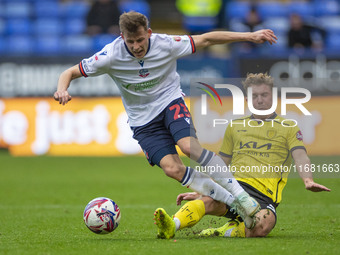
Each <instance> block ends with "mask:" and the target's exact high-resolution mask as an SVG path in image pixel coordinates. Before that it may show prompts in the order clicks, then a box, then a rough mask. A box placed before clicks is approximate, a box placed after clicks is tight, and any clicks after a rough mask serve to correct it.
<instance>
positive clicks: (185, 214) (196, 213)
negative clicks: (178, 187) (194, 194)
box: [154, 196, 226, 239]
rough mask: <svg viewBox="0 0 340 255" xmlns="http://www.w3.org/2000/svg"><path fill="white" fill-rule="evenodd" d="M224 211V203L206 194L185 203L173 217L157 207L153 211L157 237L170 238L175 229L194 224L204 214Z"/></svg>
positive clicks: (222, 212)
mask: <svg viewBox="0 0 340 255" xmlns="http://www.w3.org/2000/svg"><path fill="white" fill-rule="evenodd" d="M225 211H226V205H225V204H224V203H221V202H218V201H216V200H213V199H212V198H211V197H208V196H203V197H201V198H200V199H196V200H192V201H189V202H187V203H185V204H184V205H183V206H182V207H181V208H180V209H179V210H178V211H177V212H176V214H175V215H174V216H173V217H171V216H170V215H168V214H167V212H166V211H165V210H164V209H163V208H158V209H156V211H155V213H154V216H155V217H154V221H155V224H156V225H157V227H158V237H159V238H163V239H169V238H172V237H174V235H175V232H176V231H178V230H180V229H183V228H187V227H192V226H194V225H195V224H197V223H198V222H199V221H200V220H201V219H202V217H203V216H204V215H216V216H222V215H224V214H225Z"/></svg>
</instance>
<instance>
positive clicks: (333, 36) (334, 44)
mask: <svg viewBox="0 0 340 255" xmlns="http://www.w3.org/2000/svg"><path fill="white" fill-rule="evenodd" d="M339 42H340V32H338V33H329V34H327V37H326V49H327V50H337V51H339V50H340V43H339Z"/></svg>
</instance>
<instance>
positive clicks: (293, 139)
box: [287, 126, 306, 152]
mask: <svg viewBox="0 0 340 255" xmlns="http://www.w3.org/2000/svg"><path fill="white" fill-rule="evenodd" d="M287 143H288V148H289V150H290V151H291V152H292V151H294V150H295V149H304V150H306V149H305V145H304V143H303V135H302V132H301V130H300V129H299V127H298V126H295V127H292V128H290V132H288V137H287Z"/></svg>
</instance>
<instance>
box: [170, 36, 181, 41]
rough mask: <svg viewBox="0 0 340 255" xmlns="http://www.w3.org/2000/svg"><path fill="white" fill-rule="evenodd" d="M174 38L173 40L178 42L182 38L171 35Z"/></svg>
mask: <svg viewBox="0 0 340 255" xmlns="http://www.w3.org/2000/svg"><path fill="white" fill-rule="evenodd" d="M172 38H173V39H174V41H176V42H180V41H181V40H182V38H181V37H180V36H173V37H172Z"/></svg>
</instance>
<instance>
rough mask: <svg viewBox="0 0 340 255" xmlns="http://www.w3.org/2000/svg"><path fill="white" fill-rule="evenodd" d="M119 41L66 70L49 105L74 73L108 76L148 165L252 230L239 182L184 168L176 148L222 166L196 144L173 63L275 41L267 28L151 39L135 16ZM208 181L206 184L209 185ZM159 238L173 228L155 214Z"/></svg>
mask: <svg viewBox="0 0 340 255" xmlns="http://www.w3.org/2000/svg"><path fill="white" fill-rule="evenodd" d="M119 27H120V30H121V36H120V37H119V38H117V39H116V40H114V41H113V42H112V43H110V44H108V45H106V46H105V47H104V48H103V49H102V50H101V51H100V52H98V53H96V54H95V55H93V56H92V57H90V58H86V59H83V60H82V61H81V62H80V63H79V64H77V65H75V66H73V67H70V68H69V69H67V70H65V71H64V72H63V73H62V74H61V75H60V78H59V81H58V88H57V91H56V92H55V93H54V98H55V100H57V101H59V103H60V104H62V105H65V104H66V103H67V102H68V101H70V100H71V96H70V95H69V93H68V91H67V89H68V87H69V86H70V83H71V81H72V80H73V79H76V78H79V77H81V76H84V77H87V76H97V75H101V74H108V75H109V76H110V77H111V78H112V79H113V80H114V82H115V83H116V85H117V86H118V88H119V90H120V93H121V97H122V101H123V104H124V107H125V110H126V112H127V114H128V118H129V125H130V127H131V129H132V131H133V133H134V135H133V137H134V138H135V139H136V140H137V141H138V142H139V144H140V146H141V148H142V149H143V151H144V153H145V155H146V157H147V159H148V161H149V163H150V164H151V165H158V166H159V167H161V168H162V169H163V171H164V173H165V174H166V175H167V176H169V177H171V178H173V179H175V180H177V181H179V182H180V183H181V184H182V185H183V186H187V187H190V188H191V189H192V190H194V191H196V192H198V193H200V194H203V195H207V196H210V197H211V198H213V199H215V200H217V201H221V202H223V203H225V204H228V205H230V207H231V208H232V209H234V210H235V211H237V212H238V213H239V215H240V216H241V217H242V218H243V219H244V221H245V225H246V227H248V228H252V227H253V226H254V224H255V220H254V218H253V216H254V215H255V213H256V212H257V211H258V210H259V204H258V203H257V202H256V201H255V200H254V199H252V198H251V197H250V196H249V195H248V193H246V192H245V191H244V189H243V188H242V187H241V186H240V185H239V183H238V182H237V181H236V180H235V179H234V177H233V175H232V174H231V173H225V172H222V173H221V172H211V173H208V174H203V173H201V172H198V171H195V170H194V169H192V168H190V167H186V166H185V165H184V164H183V163H182V161H181V159H180V158H179V156H178V153H177V151H176V148H175V145H176V144H177V145H178V146H179V148H180V149H181V151H182V152H183V153H184V154H186V155H187V156H188V157H190V158H191V159H193V160H195V161H196V162H198V163H199V164H201V165H202V166H217V165H219V166H225V163H224V162H223V160H222V159H221V158H220V157H219V156H217V155H216V154H215V153H213V152H210V151H207V150H205V149H203V148H202V147H201V145H200V144H199V142H198V140H197V136H196V134H195V129H194V127H193V124H192V120H191V116H190V112H189V111H188V109H187V107H186V105H185V103H184V100H183V98H182V93H181V89H180V78H179V75H178V73H177V72H176V60H177V59H178V58H180V57H183V56H187V55H190V54H192V53H195V51H196V49H200V48H204V47H208V46H211V45H215V44H225V43H230V42H236V41H251V42H254V43H264V42H269V43H270V44H272V43H275V42H276V40H277V38H276V36H275V34H274V33H273V31H271V30H268V29H264V30H259V31H256V32H253V33H238V32H222V31H220V32H210V33H205V34H201V35H195V36H188V35H186V36H169V35H166V34H155V33H154V34H153V33H152V30H151V29H150V28H149V26H148V19H147V18H146V17H145V16H144V15H142V14H140V13H137V12H128V13H124V14H122V15H121V16H120V20H119ZM212 179H213V180H212ZM155 215H156V218H157V219H158V222H157V226H158V227H159V233H158V236H159V237H160V238H170V237H172V235H173V234H174V233H173V231H172V230H169V229H165V228H164V224H163V223H164V220H166V218H165V216H168V215H166V214H165V212H164V211H163V210H162V209H161V208H160V209H157V210H156V212H155Z"/></svg>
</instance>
